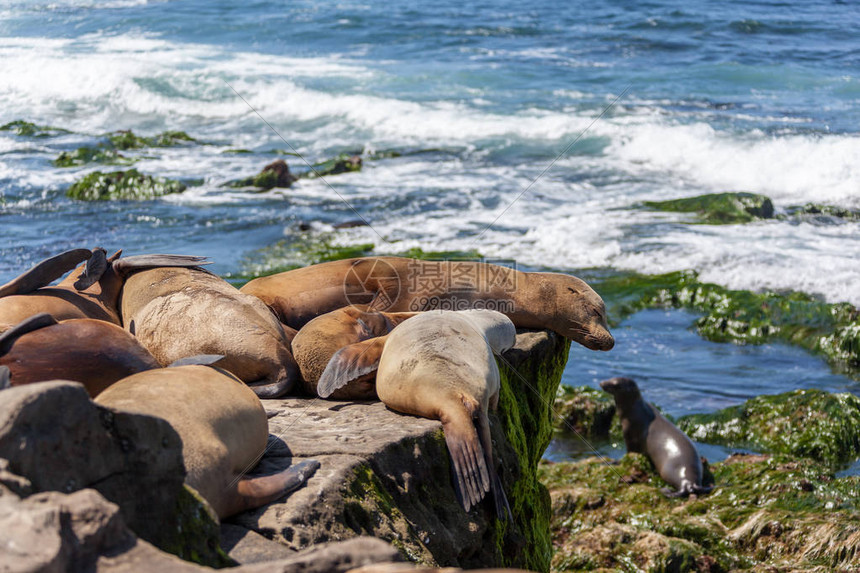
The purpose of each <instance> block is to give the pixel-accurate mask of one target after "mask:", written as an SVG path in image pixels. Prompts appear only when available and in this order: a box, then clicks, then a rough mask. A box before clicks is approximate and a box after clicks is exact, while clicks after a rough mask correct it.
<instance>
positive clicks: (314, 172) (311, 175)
mask: <svg viewBox="0 0 860 573" xmlns="http://www.w3.org/2000/svg"><path fill="white" fill-rule="evenodd" d="M353 171H361V156H360V155H346V154H343V155H338V156H337V157H335V158H333V159H329V160H327V161H323V162H322V163H315V164H314V165H313V167H311V169H310V171H308V172H307V173H305V174H304V176H305V177H307V178H308V179H315V178H317V177H326V176H328V175H339V174H341V173H351V172H353Z"/></svg>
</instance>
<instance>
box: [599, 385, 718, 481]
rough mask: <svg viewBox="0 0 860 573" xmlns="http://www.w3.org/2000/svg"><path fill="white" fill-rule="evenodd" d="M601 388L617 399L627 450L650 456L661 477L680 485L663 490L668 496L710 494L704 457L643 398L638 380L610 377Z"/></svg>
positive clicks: (690, 441)
mask: <svg viewBox="0 0 860 573" xmlns="http://www.w3.org/2000/svg"><path fill="white" fill-rule="evenodd" d="M600 387H601V388H603V389H604V390H605V391H607V392H609V393H610V394H612V396H613V397H614V398H615V407H616V409H617V411H618V417H619V418H620V419H621V429H622V431H623V432H624V443H625V445H626V446H627V451H628V452H637V453H640V454H645V455H646V456H648V457H649V458H650V459H651V462H653V464H654V467H655V468H657V473H659V474H660V477H661V478H663V480H665V481H666V482H667V483H669V484H671V485H672V486H674V487H675V488H676V490H677V491H674V492H673V491H672V490H671V489H669V488H665V489H664V490H662V491H663V493H664V494H665V495H666V496H667V497H681V496H686V495H690V494H691V493H695V494H701V493H708V492H710V491H711V490H712V489H713V486H709V487H703V486H702V476H703V470H702V460H701V458H700V457H699V452H697V451H696V446H695V445H694V444H693V442H692V440H690V438H688V437H687V435H686V434H685V433H684V432H682V431H681V430H679V429H678V428H677V427H676V426H675V425H674V424H673V423H672V422H670V421H669V420H667V419H666V418H665V417H664V416H663V415H662V414H661V413H660V412H659V411H658V410H657V408H655V407H654V406H653V405H652V404H649V403H648V402H646V401H645V400H644V399H643V398H642V394H641V393H640V392H639V387H638V386H637V385H636V382H634V381H633V380H631V379H630V378H610V379H609V380H604V381H603V382H601V383H600Z"/></svg>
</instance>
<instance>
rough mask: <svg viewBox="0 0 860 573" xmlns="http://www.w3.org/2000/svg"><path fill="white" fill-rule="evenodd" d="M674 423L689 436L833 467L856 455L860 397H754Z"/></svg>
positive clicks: (799, 393)
mask: <svg viewBox="0 0 860 573" xmlns="http://www.w3.org/2000/svg"><path fill="white" fill-rule="evenodd" d="M678 427H679V428H681V429H682V430H683V431H684V432H686V433H687V434H688V435H689V436H690V437H691V438H693V439H694V440H698V441H701V442H707V443H710V444H721V445H726V446H732V447H746V448H750V449H753V450H757V451H765V452H775V453H784V454H790V455H793V456H800V457H805V458H811V459H814V460H817V461H819V462H822V463H824V464H827V465H829V466H833V467H837V466H840V465H843V464H846V463H848V462H852V461H854V460H856V459H857V458H858V457H860V398H858V397H857V396H854V395H853V394H848V393H842V394H830V393H828V392H824V391H822V390H796V391H794V392H786V393H784V394H777V395H773V396H757V397H755V398H752V399H751V400H747V401H746V402H744V403H743V404H741V405H739V406H733V407H731V408H725V409H723V410H719V411H717V412H714V413H713V414H693V415H688V416H684V417H683V418H680V419H679V420H678Z"/></svg>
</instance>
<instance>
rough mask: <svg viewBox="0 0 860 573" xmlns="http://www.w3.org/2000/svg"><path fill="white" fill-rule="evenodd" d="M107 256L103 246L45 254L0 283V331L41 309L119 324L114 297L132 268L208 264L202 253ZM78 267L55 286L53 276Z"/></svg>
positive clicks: (57, 316) (65, 317)
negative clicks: (20, 272)
mask: <svg viewBox="0 0 860 573" xmlns="http://www.w3.org/2000/svg"><path fill="white" fill-rule="evenodd" d="M121 254H122V251H117V252H116V253H114V254H113V255H112V256H110V257H108V256H107V253H106V252H105V250H104V249H101V248H97V249H93V250H92V251H90V250H89V249H74V250H71V251H66V252H65V253H62V254H59V255H57V256H55V257H51V258H49V259H46V260H44V261H42V262H41V263H39V264H37V265H36V266H35V267H33V268H32V269H30V270H29V271H27V272H26V273H24V274H22V275H20V276H19V277H17V278H15V279H13V280H12V281H10V282H8V283H6V284H5V285H3V286H2V287H0V332H3V331H5V330H8V329H9V328H11V327H12V326H13V325H15V324H18V323H19V322H21V321H22V320H24V319H25V318H27V317H30V316H33V315H34V314H39V313H42V312H46V313H48V314H50V315H51V316H53V317H54V318H55V319H57V320H68V319H72V318H95V319H98V320H104V321H107V322H111V323H113V324H121V322H120V317H119V312H118V309H117V299H118V298H119V292H120V289H121V288H122V284H123V281H124V280H125V277H126V276H127V275H128V274H129V273H131V272H133V271H135V270H138V269H144V268H153V267H172V266H183V267H194V266H199V265H205V264H208V263H207V262H206V261H205V258H203V257H193V256H186V255H137V256H133V257H126V258H125V259H120V255H121ZM82 261H87V262H86V264H84V265H81V266H80V267H78V268H77V269H76V270H75V271H74V272H73V273H71V274H70V275H69V276H68V277H66V278H65V279H64V280H63V281H61V282H60V284H58V285H57V286H54V287H49V286H47V285H49V284H51V282H53V281H54V280H56V279H58V278H60V277H61V276H63V275H64V274H66V273H67V272H69V271H70V270H72V269H74V268H75V266H76V265H78V264H79V263H80V262H82Z"/></svg>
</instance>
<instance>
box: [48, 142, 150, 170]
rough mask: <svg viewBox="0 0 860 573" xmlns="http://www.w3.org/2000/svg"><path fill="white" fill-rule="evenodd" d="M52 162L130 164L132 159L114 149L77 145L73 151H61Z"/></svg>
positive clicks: (76, 165)
mask: <svg viewBox="0 0 860 573" xmlns="http://www.w3.org/2000/svg"><path fill="white" fill-rule="evenodd" d="M52 163H53V164H54V167H79V166H81V165H87V164H90V163H101V164H103V165H131V164H132V163H134V159H131V158H129V157H126V156H124V155H120V154H119V153H118V152H117V151H116V150H115V149H106V148H103V147H79V148H77V149H76V150H74V151H63V152H62V153H60V155H59V156H58V157H57V158H56V159H55V160H54V161H53V162H52Z"/></svg>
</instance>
